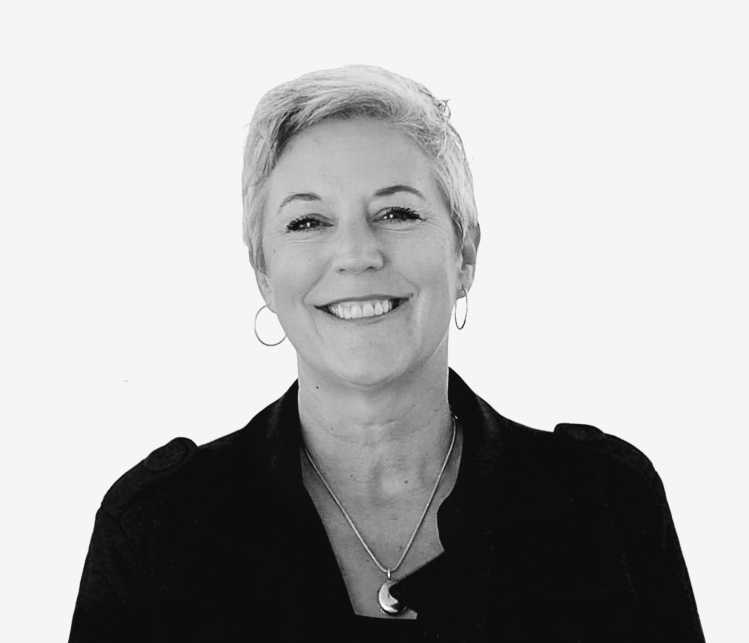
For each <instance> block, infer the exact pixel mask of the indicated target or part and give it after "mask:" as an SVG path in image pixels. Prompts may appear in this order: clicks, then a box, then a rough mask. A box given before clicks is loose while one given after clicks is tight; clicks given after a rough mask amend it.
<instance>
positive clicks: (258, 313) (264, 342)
mask: <svg viewBox="0 0 749 643" xmlns="http://www.w3.org/2000/svg"><path fill="white" fill-rule="evenodd" d="M263 308H268V304H263V305H262V306H260V308H258V310H257V312H256V313H255V325H254V328H253V330H254V331H255V337H257V341H259V342H260V343H261V344H262V345H263V346H278V345H279V344H280V343H281V342H283V340H284V339H286V335H285V334H284V336H283V337H282V338H281V339H279V340H278V341H277V342H276V343H275V344H271V343H269V342H266V341H264V340H263V338H262V337H260V335H259V334H258V332H257V318H258V317H259V316H260V313H261V312H262V311H263ZM268 310H270V308H268Z"/></svg>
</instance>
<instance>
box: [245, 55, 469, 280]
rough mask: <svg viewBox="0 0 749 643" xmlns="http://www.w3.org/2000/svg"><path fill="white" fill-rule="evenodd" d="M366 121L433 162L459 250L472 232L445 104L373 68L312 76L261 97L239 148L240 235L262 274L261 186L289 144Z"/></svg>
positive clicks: (464, 163)
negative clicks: (407, 140)
mask: <svg viewBox="0 0 749 643" xmlns="http://www.w3.org/2000/svg"><path fill="white" fill-rule="evenodd" d="M360 116H365V117H371V118H376V119H379V120H382V121H385V122H387V123H389V124H391V125H393V126H395V127H397V128H398V129H400V130H401V131H402V132H403V133H404V134H406V135H408V136H409V137H411V138H412V139H413V140H414V141H415V142H416V143H417V144H418V145H419V147H420V148H421V150H422V151H423V152H424V153H425V154H426V155H427V156H428V157H429V158H431V159H432V161H433V163H434V174H435V178H436V181H437V185H438V187H439V189H440V191H441V192H442V196H443V198H444V199H445V203H446V205H447V206H448V208H449V211H450V215H451V217H452V220H453V227H454V228H455V233H456V237H457V240H458V241H459V242H460V243H458V244H457V247H458V249H460V247H461V246H462V242H463V240H464V239H465V236H466V234H467V233H468V231H469V230H471V229H474V228H475V229H478V214H477V211H476V202H475V198H474V194H473V178H472V176H471V170H470V168H469V166H468V160H467V159H466V154H465V150H464V148H463V141H462V140H461V138H460V135H459V134H458V132H457V131H456V130H455V128H454V127H453V125H452V124H451V123H450V110H449V108H448V106H447V101H446V100H438V99H436V98H435V97H434V96H433V95H432V93H431V92H430V91H429V90H428V89H427V88H426V87H424V86H423V85H421V84H419V83H417V82H415V81H413V80H411V79H409V78H405V77H404V76H400V75H399V74H395V73H393V72H391V71H388V70H386V69H383V68H382V67H376V66H372V65H346V66H343V67H338V68H336V69H324V70H320V71H314V72H310V73H307V74H304V75H303V76H300V77H299V78H296V79H294V80H291V81H288V82H286V83H283V84H281V85H278V86H277V87H274V88H273V89H271V90H270V91H269V92H267V93H266V94H265V95H264V96H263V97H262V98H261V99H260V102H259V103H258V105H257V107H256V108H255V113H254V114H253V116H252V120H251V122H250V126H249V132H248V134H247V141H246V144H245V149H244V169H243V171H242V207H243V218H242V230H243V238H244V242H245V244H246V245H247V248H248V249H249V255H250V263H251V264H252V266H253V267H254V268H255V269H259V270H261V271H263V272H264V271H265V261H264V257H263V251H262V242H261V231H262V214H263V210H264V208H265V201H266V198H267V189H266V186H267V181H268V177H269V176H270V174H271V172H272V171H273V168H274V167H275V166H276V164H277V163H278V160H279V158H280V157H281V154H282V153H283V150H284V148H285V146H286V144H287V143H288V142H289V140H290V139H291V138H292V137H293V136H295V135H296V134H299V133H300V132H302V131H304V130H305V129H306V128H308V127H310V126H312V125H314V124H315V123H319V122H320V121H322V120H325V119H330V118H343V119H345V118H355V117H360Z"/></svg>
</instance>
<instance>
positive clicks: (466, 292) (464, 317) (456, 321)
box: [453, 284, 468, 330]
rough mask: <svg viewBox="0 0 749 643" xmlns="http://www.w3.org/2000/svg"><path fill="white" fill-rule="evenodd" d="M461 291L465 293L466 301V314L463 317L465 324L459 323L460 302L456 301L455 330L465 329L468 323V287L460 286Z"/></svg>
mask: <svg viewBox="0 0 749 643" xmlns="http://www.w3.org/2000/svg"><path fill="white" fill-rule="evenodd" d="M460 288H461V290H462V291H463V297H465V300H466V312H465V314H464V315H463V323H462V324H459V323H458V300H457V299H456V300H455V307H454V308H453V319H455V328H457V329H458V330H463V327H464V326H465V325H466V321H468V291H467V290H466V287H465V286H464V285H462V284H461V286H460Z"/></svg>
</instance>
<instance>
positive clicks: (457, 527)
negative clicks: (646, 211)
mask: <svg viewBox="0 0 749 643" xmlns="http://www.w3.org/2000/svg"><path fill="white" fill-rule="evenodd" d="M449 401H450V405H451V408H452V410H453V413H455V414H456V415H457V416H458V417H459V418H460V419H461V421H462V425H463V427H464V447H463V455H462V459H461V465H460V472H459V475H458V479H457V481H456V483H455V487H454V489H453V491H452V492H451V494H450V496H449V497H448V498H447V499H446V500H445V501H444V502H443V504H442V505H441V506H440V508H439V513H438V525H439V532H440V538H441V541H442V544H443V547H444V549H445V551H444V553H443V554H441V555H440V556H439V557H438V558H436V559H435V560H433V561H431V562H430V563H428V564H427V565H425V566H424V567H422V568H421V569H419V570H417V571H416V572H414V573H413V574H411V575H410V576H408V577H407V578H405V579H403V580H402V581H401V582H400V583H399V584H398V585H397V586H396V587H394V588H393V590H392V591H393V594H394V595H396V596H397V597H399V598H402V599H403V600H404V601H405V602H406V604H408V605H409V606H411V607H412V608H413V609H414V610H416V612H417V613H418V615H419V616H418V621H417V624H418V627H419V631H420V632H421V633H422V634H421V635H420V636H421V637H422V640H425V641H472V642H474V641H475V642H479V641H503V642H519V641H539V642H540V641H543V642H544V643H551V642H556V641H570V642H572V641H575V642H580V641H594V642H596V643H602V642H604V641H605V642H606V643H615V642H617V641H628V642H635V641H636V642H638V643H644V642H649V641H675V642H676V641H678V642H679V643H692V642H696V641H704V637H703V635H702V631H701V627H700V622H699V618H698V615H697V609H696V606H695V602H694V598H693V595H692V590H691V587H690V583H689V577H688V575H687V570H686V567H685V565H684V560H683V558H682V554H681V550H680V547H679V542H678V539H677V536H676V532H675V530H674V525H673V522H672V519H671V515H670V512H669V508H668V504H667V502H666V497H665V494H664V490H663V485H662V484H661V480H660V478H659V477H658V475H657V473H656V472H655V470H654V469H653V466H652V465H651V463H650V461H649V460H648V459H647V458H646V457H645V456H644V455H643V454H642V453H640V452H639V451H638V450H637V449H635V448H634V447H633V446H631V445H629V444H628V443H626V442H624V441H623V440H620V439H618V438H616V437H614V436H611V435H607V434H605V433H603V432H602V431H600V430H598V429H596V428H594V427H590V426H587V425H573V424H560V425H558V426H557V427H556V429H555V430H554V432H553V433H552V432H548V431H540V430H536V429H531V428H528V427H525V426H522V425H520V424H517V423H515V422H512V421H510V420H508V419H505V418H503V417H502V416H501V415H499V414H498V413H497V412H496V411H494V410H493V409H492V408H491V407H490V406H489V405H488V404H487V403H486V402H484V401H483V400H482V399H481V398H479V397H478V396H476V395H475V394H474V393H473V392H472V391H471V390H470V389H469V388H468V387H467V386H466V384H465V383H464V382H463V381H462V380H461V379H460V377H458V376H457V375H456V374H455V373H454V372H453V371H450V380H449ZM299 446H300V423H299V415H298V409H297V383H296V382H295V383H294V384H293V385H292V386H291V388H290V389H289V390H288V391H287V392H286V394H285V395H284V396H283V397H282V398H281V399H280V400H278V401H277V402H275V403H274V404H271V405H270V406H268V407H267V408H266V409H264V410H263V411H261V412H260V413H259V414H258V415H257V416H256V417H255V418H253V419H252V421H251V422H250V423H249V424H248V425H247V426H246V427H244V428H243V429H240V430H239V431H236V432H234V433H231V434H229V435H226V436H224V437H222V438H219V439H217V440H215V441H213V442H210V443H208V444H204V445H202V446H200V447H197V446H196V445H195V443H194V442H192V441H191V440H189V439H187V438H175V439H174V440H172V441H171V442H169V443H168V444H166V445H165V446H163V447H161V448H159V449H157V450H156V451H154V452H153V453H151V454H150V455H149V456H148V457H147V458H146V459H145V460H143V461H142V462H141V463H139V464H138V465H136V466H135V467H133V468H132V469H131V470H130V471H128V472H127V473H125V474H124V475H123V476H122V477H120V478H119V480H117V481H116V482H115V483H114V485H113V486H112V487H111V489H110V490H109V491H108V493H107V494H106V496H105V497H104V500H103V501H102V504H101V507H100V508H99V510H98V512H97V514H96V521H95V525H94V531H93V536H92V539H91V544H90V548H89V552H88V555H87V557H86V562H85V565H84V569H83V576H82V580H81V584H80V591H79V594H78V599H77V602H76V606H75V612H74V615H73V622H72V630H71V635H70V641H71V643H115V642H119V641H122V642H125V641H127V642H129V643H130V642H134V641H138V642H147V641H159V642H165V641H175V642H177V641H179V642H180V643H187V642H190V641H196V642H197V641H200V642H211V643H219V642H224V641H226V642H228V641H232V642H234V641H236V642H240V641H241V642H242V643H247V642H250V641H289V642H291V641H347V643H348V642H350V641H352V639H351V632H352V630H350V629H349V628H350V627H352V624H353V622H354V620H355V619H354V618H353V616H352V614H353V613H352V609H351V604H350V602H349V600H348V595H347V592H346V588H345V585H344V582H343V580H342V578H341V575H340V573H339V570H338V566H337V563H336V560H335V557H334V554H333V551H332V549H331V547H330V544H329V542H328V539H327V536H326V533H325V530H324V528H323V526H322V522H321V521H320V519H319V517H318V515H317V512H316V510H315V508H314V505H313V504H312V501H311V499H310V498H309V496H308V495H307V493H306V491H305V489H304V487H303V485H302V480H301V472H300V465H299Z"/></svg>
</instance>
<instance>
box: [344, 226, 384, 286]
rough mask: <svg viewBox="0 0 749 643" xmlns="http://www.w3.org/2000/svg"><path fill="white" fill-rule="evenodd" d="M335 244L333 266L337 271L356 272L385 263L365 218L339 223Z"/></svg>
mask: <svg viewBox="0 0 749 643" xmlns="http://www.w3.org/2000/svg"><path fill="white" fill-rule="evenodd" d="M335 244H336V245H335V254H334V258H333V268H334V269H335V271H336V272H338V273H353V274H357V273H362V272H366V271H367V270H379V269H381V268H382V267H383V266H384V265H385V256H384V254H383V252H382V247H381V245H380V241H379V239H378V238H377V234H376V232H375V230H373V229H372V227H371V225H370V223H369V221H367V220H366V219H364V220H361V219H357V220H356V221H349V222H346V223H341V224H340V228H339V234H337V235H336V239H335Z"/></svg>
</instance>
